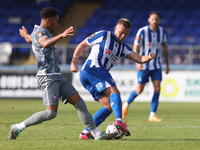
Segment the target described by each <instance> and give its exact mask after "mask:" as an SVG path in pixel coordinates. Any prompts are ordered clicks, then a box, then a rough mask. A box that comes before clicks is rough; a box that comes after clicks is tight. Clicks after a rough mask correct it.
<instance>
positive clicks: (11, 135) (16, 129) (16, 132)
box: [9, 124, 21, 140]
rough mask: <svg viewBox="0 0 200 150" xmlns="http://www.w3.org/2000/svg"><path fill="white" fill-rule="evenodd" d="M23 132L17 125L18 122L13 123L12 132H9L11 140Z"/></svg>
mask: <svg viewBox="0 0 200 150" xmlns="http://www.w3.org/2000/svg"><path fill="white" fill-rule="evenodd" d="M20 132H21V130H19V129H18V128H17V127H16V124H13V125H12V126H11V129H10V132H9V139H10V140H15V139H16V138H17V136H18V135H19V133H20Z"/></svg>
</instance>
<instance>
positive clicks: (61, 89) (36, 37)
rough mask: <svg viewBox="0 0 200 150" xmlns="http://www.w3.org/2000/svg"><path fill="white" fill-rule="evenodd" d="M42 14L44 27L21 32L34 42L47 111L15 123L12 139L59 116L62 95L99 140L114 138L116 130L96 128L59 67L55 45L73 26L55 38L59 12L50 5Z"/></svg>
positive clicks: (63, 99)
mask: <svg viewBox="0 0 200 150" xmlns="http://www.w3.org/2000/svg"><path fill="white" fill-rule="evenodd" d="M40 17H41V24H40V26H38V25H35V26H34V29H33V32H32V33H31V35H30V34H28V31H27V30H26V28H25V27H22V29H20V30H19V32H20V35H21V37H24V38H25V40H26V41H27V42H28V43H32V49H33V52H34V54H35V56H36V59H37V63H38V72H37V78H38V84H39V87H40V89H41V90H42V92H43V103H44V105H45V107H46V110H45V111H40V112H37V113H35V114H33V115H32V116H30V117H29V118H28V119H26V120H24V121H23V122H21V123H19V124H13V125H12V126H11V130H10V132H9V139H11V140H12V139H16V138H17V136H18V135H19V133H20V132H21V131H22V130H24V129H25V128H27V127H29V126H32V125H36V124H39V123H42V122H43V121H47V120H51V119H53V118H55V117H56V115H57V109H58V104H59V98H61V99H62V102H63V103H64V104H67V103H70V104H72V105H74V106H75V108H76V109H77V113H78V116H79V118H80V120H81V121H82V123H83V124H84V125H86V126H87V127H88V128H89V130H90V131H91V133H92V135H93V136H94V138H95V140H101V139H112V137H113V136H114V135H115V133H113V134H106V133H103V132H101V131H100V130H99V129H98V128H97V127H96V125H95V123H94V121H93V119H92V115H91V114H90V113H89V112H88V110H87V107H86V105H85V102H84V101H83V99H82V98H81V97H80V95H79V94H78V92H77V91H76V89H75V88H74V87H73V85H72V84H71V83H70V81H69V80H67V79H65V78H64V77H63V76H62V75H61V73H60V68H59V66H58V57H59V54H58V50H57V48H56V45H55V44H56V42H58V41H59V40H60V39H62V38H65V37H67V36H72V35H73V33H72V32H73V31H74V29H73V27H72V26H71V27H69V28H68V29H66V30H65V31H64V32H63V33H61V34H59V35H57V36H54V37H52V35H51V33H50V32H54V31H55V29H56V27H57V26H58V20H59V17H58V11H57V10H56V9H54V8H52V7H46V8H44V9H42V11H41V13H40ZM66 131H67V130H66Z"/></svg>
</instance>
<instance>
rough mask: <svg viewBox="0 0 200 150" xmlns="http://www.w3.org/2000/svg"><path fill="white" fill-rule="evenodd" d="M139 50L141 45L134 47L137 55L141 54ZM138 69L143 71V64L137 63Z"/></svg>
mask: <svg viewBox="0 0 200 150" xmlns="http://www.w3.org/2000/svg"><path fill="white" fill-rule="evenodd" d="M139 48H140V46H139V45H136V44H134V45H133V51H134V52H135V53H137V54H139ZM136 68H137V70H139V71H141V70H142V64H139V63H136Z"/></svg>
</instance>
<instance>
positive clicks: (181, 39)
mask: <svg viewBox="0 0 200 150" xmlns="http://www.w3.org/2000/svg"><path fill="white" fill-rule="evenodd" d="M0 3H1V5H0V25H1V29H2V30H1V32H0V56H1V59H0V97H1V98H41V91H40V90H38V88H37V81H36V78H35V74H36V71H37V67H36V61H35V58H34V56H33V53H32V51H31V47H30V44H27V43H26V42H25V40H24V39H23V38H21V37H20V35H19V28H21V26H22V25H23V26H25V27H26V28H27V29H28V31H29V33H31V31H32V29H33V26H34V24H39V23H40V17H39V13H40V11H41V9H42V8H43V7H47V6H51V7H54V8H56V9H57V10H58V11H59V14H60V26H59V27H58V30H57V31H56V33H55V34H58V33H60V32H62V31H63V30H64V29H65V28H67V27H69V26H71V25H72V26H74V28H75V32H74V33H75V35H74V36H73V37H71V38H65V39H63V40H61V41H60V42H59V43H58V44H57V47H58V50H59V53H60V66H61V70H62V72H63V74H64V76H66V77H67V78H68V79H70V80H71V81H72V82H73V84H74V85H75V86H76V88H77V89H78V91H79V92H80V94H81V95H82V96H83V97H84V98H85V99H86V100H91V99H92V98H91V97H90V95H89V94H88V93H87V91H86V90H84V89H83V88H82V86H81V85H80V82H79V78H78V74H72V73H71V72H70V71H69V67H70V62H71V57H72V54H73V51H74V49H75V47H76V45H77V44H78V43H79V42H80V41H82V40H83V39H84V38H86V37H87V36H88V35H90V34H92V33H93V32H95V31H98V30H105V29H106V30H113V29H114V26H115V24H116V22H117V20H118V19H119V18H121V17H126V18H128V19H129V20H130V21H131V23H132V29H131V32H130V34H129V36H128V37H127V39H126V40H125V43H127V44H129V45H130V46H131V47H132V43H133V41H134V38H135V34H136V32H137V30H138V29H139V28H140V27H142V26H144V25H146V24H148V22H147V18H148V14H149V12H151V11H157V12H159V13H160V14H161V18H162V20H161V24H160V25H161V26H163V27H164V28H165V29H166V30H167V32H168V45H169V56H170V68H171V72H170V74H169V75H166V76H165V72H164V70H165V66H164V65H163V75H164V80H163V82H162V90H161V101H178V102H186V101H189V102H190V101H191V102H193V101H195V102H196V101H197V102H200V98H199V97H200V71H199V69H200V66H199V63H200V29H199V26H200V22H199V18H200V9H199V4H200V2H199V1H198V0H162V1H160V0H140V1H136V0H106V1H103V0H95V1H93V0H29V1H27V0H18V1H15V0H7V1H3V0H0ZM89 51H90V49H85V51H84V53H83V55H82V56H81V58H80V60H79V64H80V67H81V64H82V63H83V62H84V60H85V59H86V57H87V55H88V53H89ZM163 64H164V62H163ZM111 74H113V76H114V78H115V79H116V82H117V84H118V87H119V89H120V91H121V93H122V99H123V100H125V99H126V98H127V96H128V94H129V93H130V91H131V90H132V89H134V87H135V79H136V71H135V65H134V63H133V62H131V61H128V60H125V59H123V58H121V59H120V60H118V62H117V65H116V66H115V67H114V68H113V69H112V71H111ZM151 93H152V85H151V84H148V85H147V87H146V89H145V91H144V92H143V94H142V95H141V96H139V97H138V98H137V100H138V101H150V98H148V99H147V97H151Z"/></svg>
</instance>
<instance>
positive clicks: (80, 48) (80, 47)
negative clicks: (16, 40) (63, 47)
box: [70, 40, 88, 72]
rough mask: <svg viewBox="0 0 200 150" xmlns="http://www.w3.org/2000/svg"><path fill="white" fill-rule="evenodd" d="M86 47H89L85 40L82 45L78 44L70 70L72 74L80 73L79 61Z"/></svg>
mask: <svg viewBox="0 0 200 150" xmlns="http://www.w3.org/2000/svg"><path fill="white" fill-rule="evenodd" d="M86 47H88V45H87V43H86V41H85V40H84V41H82V42H81V43H80V44H78V46H77V47H76V49H75V51H74V55H73V58H72V61H71V67H70V70H71V71H72V72H78V66H77V61H78V59H79V57H80V55H81V54H82V51H83V49H84V48H86Z"/></svg>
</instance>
